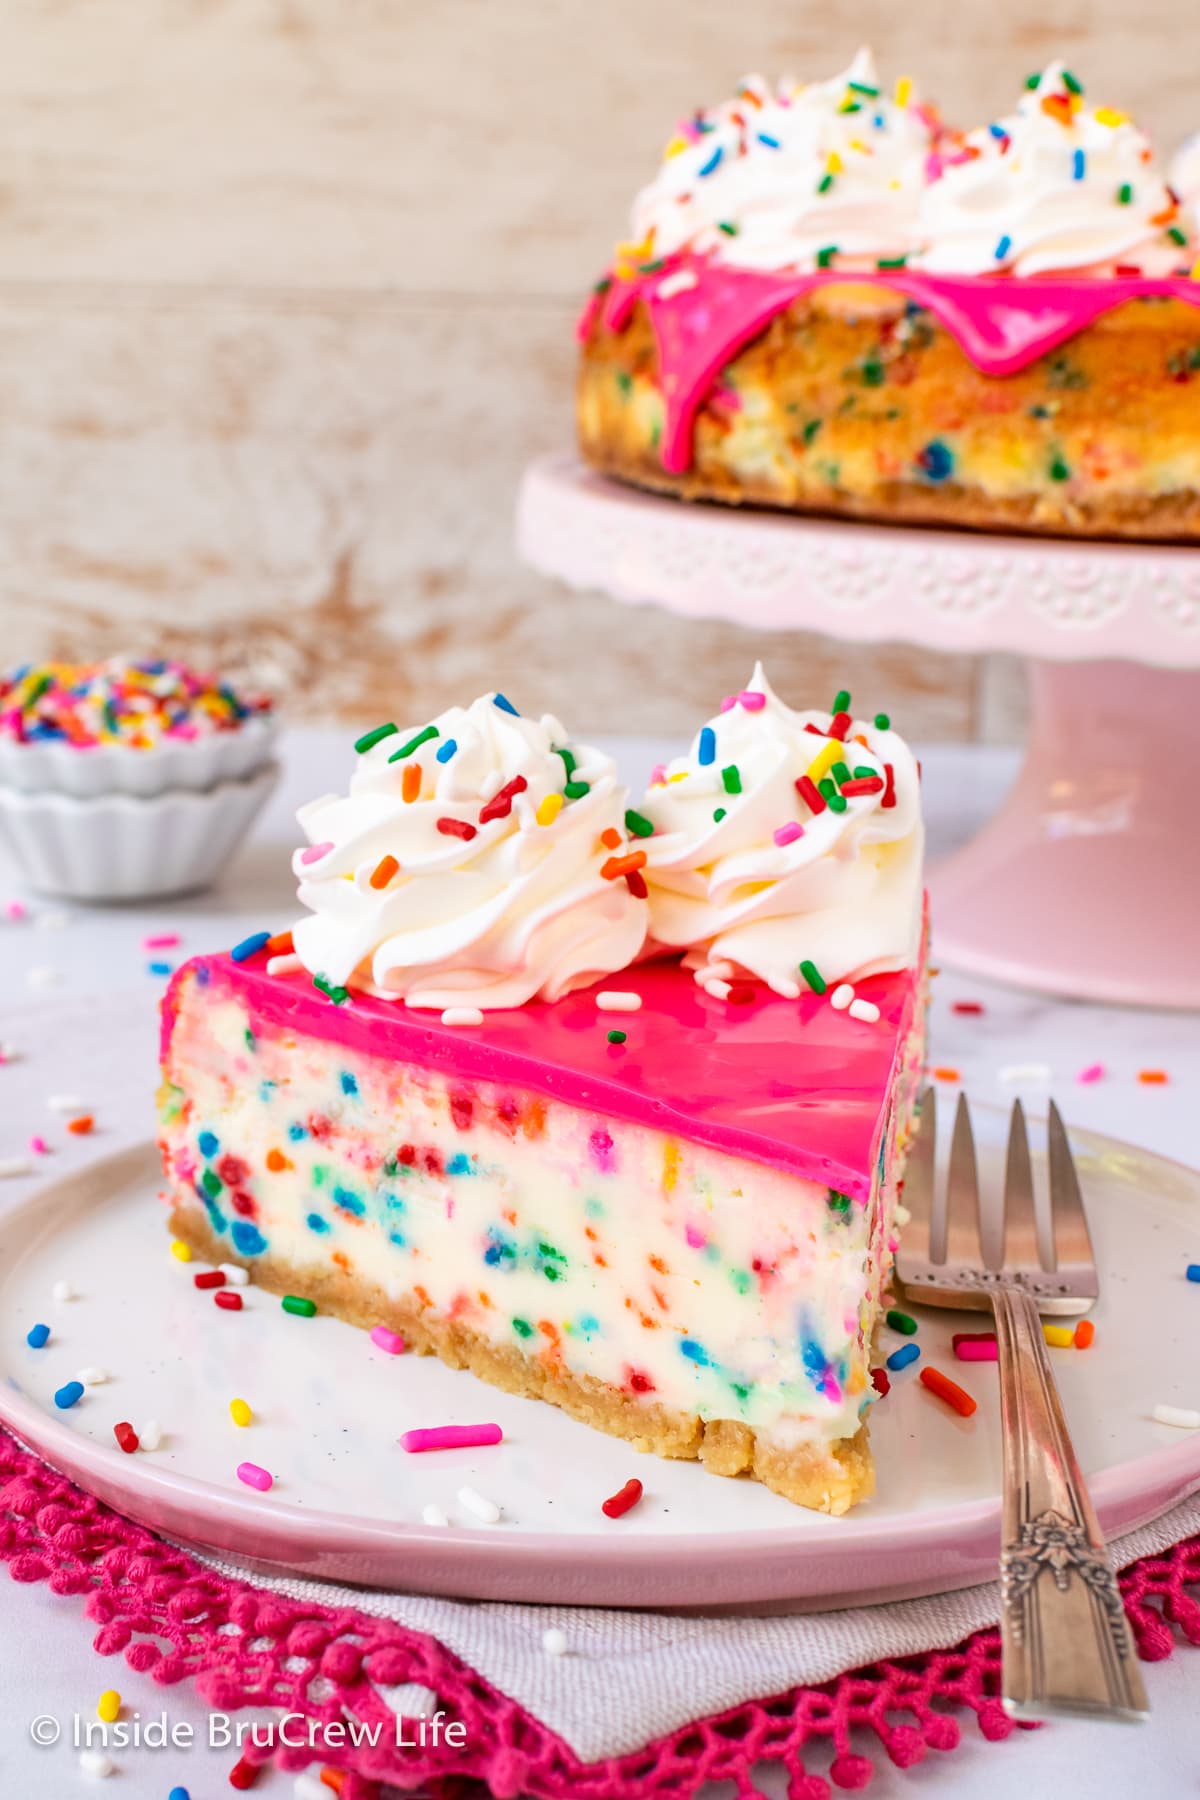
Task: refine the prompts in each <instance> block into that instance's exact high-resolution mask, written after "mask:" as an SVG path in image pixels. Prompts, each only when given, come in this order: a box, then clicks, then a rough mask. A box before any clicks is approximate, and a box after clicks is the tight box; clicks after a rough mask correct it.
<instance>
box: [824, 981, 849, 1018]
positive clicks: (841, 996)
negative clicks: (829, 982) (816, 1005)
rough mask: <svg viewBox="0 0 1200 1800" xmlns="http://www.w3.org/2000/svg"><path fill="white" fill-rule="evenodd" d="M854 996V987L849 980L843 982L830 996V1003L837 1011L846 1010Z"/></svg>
mask: <svg viewBox="0 0 1200 1800" xmlns="http://www.w3.org/2000/svg"><path fill="white" fill-rule="evenodd" d="M853 998H854V989H853V988H852V987H851V986H850V983H849V982H848V981H843V982H841V983H840V984H839V985H838V986H837V987H835V988H834V990H833V992H832V994H830V996H829V1004H830V1006H832V1007H833V1009H834V1011H835V1012H845V1010H846V1008H847V1007H848V1006H849V1004H850V1002H851V1001H852V1000H853Z"/></svg>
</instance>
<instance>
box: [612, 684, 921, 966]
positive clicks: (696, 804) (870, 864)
mask: <svg viewBox="0 0 1200 1800" xmlns="http://www.w3.org/2000/svg"><path fill="white" fill-rule="evenodd" d="M838 698H839V700H842V699H844V698H845V696H841V695H839V696H838ZM643 810H644V811H645V813H646V814H647V816H648V817H649V818H650V819H651V820H652V821H653V823H654V826H655V835H654V836H653V837H649V838H645V839H643V847H644V848H645V849H646V851H647V864H646V870H645V874H646V882H647V886H648V888H649V901H650V934H651V938H652V940H653V941H654V942H655V943H656V944H658V945H661V946H663V947H668V948H670V949H687V950H688V951H689V960H691V961H692V962H694V963H699V964H701V965H703V966H705V967H707V968H712V967H713V965H716V968H717V970H718V971H720V969H721V966H722V965H728V968H727V970H726V972H729V971H732V973H733V974H735V975H749V976H753V977H756V978H758V979H759V980H762V981H765V982H766V983H767V984H768V985H769V986H770V987H771V988H773V989H774V990H775V992H776V993H778V994H784V995H788V996H792V997H794V996H796V995H797V994H799V993H800V991H801V988H802V985H803V983H804V980H805V977H803V976H802V975H801V973H800V964H801V963H802V962H803V963H808V964H811V965H812V966H813V968H814V969H815V970H816V972H817V973H818V975H819V977H820V978H821V979H822V980H823V981H824V982H825V984H826V985H827V986H830V987H831V986H832V985H833V984H834V983H835V982H839V981H844V980H854V979H856V978H858V977H861V976H865V975H870V974H875V973H878V972H882V971H884V970H887V969H900V968H906V967H910V966H912V965H913V964H914V963H915V962H916V960H917V958H918V956H919V954H920V943H921V923H922V885H921V856H922V849H923V844H924V830H923V826H922V822H921V809H920V799H919V783H918V776H917V767H916V763H915V761H914V758H913V755H912V752H911V751H910V750H909V748H908V746H907V744H906V743H905V742H904V740H903V738H901V737H899V736H897V734H896V733H895V732H894V731H892V730H891V729H890V727H889V726H888V724H887V722H886V720H885V719H884V718H883V715H882V714H881V715H879V719H878V720H877V721H876V722H875V723H872V724H868V723H866V722H864V721H861V720H855V719H853V718H851V717H850V716H849V714H848V713H847V712H846V711H845V710H844V709H842V710H837V711H835V712H834V713H833V714H830V713H827V712H793V711H792V709H791V708H790V707H788V706H785V705H784V704H783V702H782V701H781V700H780V699H779V698H778V697H777V696H776V695H775V694H774V693H773V692H772V690H771V688H770V687H769V686H768V684H767V681H766V678H765V676H764V674H763V671H762V667H761V665H759V666H757V667H756V668H755V670H754V674H753V676H752V678H751V680H750V683H749V686H748V688H746V689H744V690H743V691H742V692H741V693H740V694H737V695H734V696H731V698H730V699H728V700H726V701H725V703H724V705H723V707H722V710H721V712H720V713H719V714H718V716H717V717H716V718H715V719H710V720H709V722H708V724H707V725H705V726H704V727H703V728H702V729H701V730H700V732H699V733H698V734H697V736H696V739H695V741H694V742H693V744H692V747H691V750H690V751H689V753H688V755H687V756H684V757H678V758H677V759H676V760H675V761H674V762H672V763H670V764H669V765H668V766H667V767H666V768H664V769H661V770H658V771H656V779H655V781H654V783H653V784H652V786H651V787H650V789H649V791H648V793H647V795H646V799H645V802H644V807H643Z"/></svg>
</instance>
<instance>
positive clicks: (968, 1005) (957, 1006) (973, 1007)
mask: <svg viewBox="0 0 1200 1800" xmlns="http://www.w3.org/2000/svg"><path fill="white" fill-rule="evenodd" d="M950 1011H951V1012H956V1013H967V1014H969V1015H970V1016H971V1017H972V1018H975V1017H976V1016H977V1015H978V1014H979V1013H981V1012H982V1011H983V1001H982V1000H956V1001H955V1002H954V1004H953V1005H952V1006H951V1008H950Z"/></svg>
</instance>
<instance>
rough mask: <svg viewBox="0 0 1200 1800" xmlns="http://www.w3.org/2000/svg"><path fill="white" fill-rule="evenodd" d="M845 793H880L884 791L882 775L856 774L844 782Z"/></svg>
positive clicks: (851, 794) (852, 794) (851, 795)
mask: <svg viewBox="0 0 1200 1800" xmlns="http://www.w3.org/2000/svg"><path fill="white" fill-rule="evenodd" d="M842 792H843V794H849V795H850V797H851V798H853V797H854V795H855V794H879V793H882V792H883V777H882V775H855V776H853V777H851V779H850V780H849V781H843V783H842Z"/></svg>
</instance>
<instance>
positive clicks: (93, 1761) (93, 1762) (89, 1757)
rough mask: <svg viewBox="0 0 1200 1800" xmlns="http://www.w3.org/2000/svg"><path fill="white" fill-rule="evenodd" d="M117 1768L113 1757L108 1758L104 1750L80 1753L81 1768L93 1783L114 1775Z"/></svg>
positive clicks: (82, 1751)
mask: <svg viewBox="0 0 1200 1800" xmlns="http://www.w3.org/2000/svg"><path fill="white" fill-rule="evenodd" d="M116 1766H117V1765H116V1763H115V1762H114V1761H113V1759H112V1757H111V1756H106V1755H105V1754H104V1752H103V1750H81V1751H80V1752H79V1767H80V1768H81V1769H82V1770H83V1773H84V1774H85V1775H88V1776H90V1777H91V1779H92V1780H93V1781H103V1780H104V1779H105V1777H106V1776H108V1775H111V1774H112V1773H113V1771H114V1770H115V1768H116Z"/></svg>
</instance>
